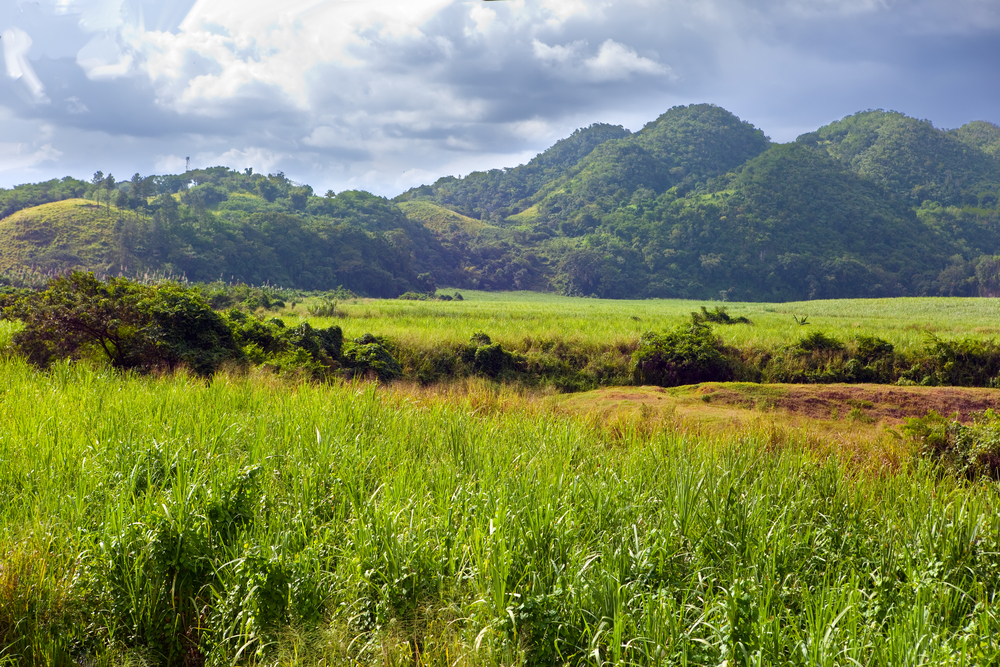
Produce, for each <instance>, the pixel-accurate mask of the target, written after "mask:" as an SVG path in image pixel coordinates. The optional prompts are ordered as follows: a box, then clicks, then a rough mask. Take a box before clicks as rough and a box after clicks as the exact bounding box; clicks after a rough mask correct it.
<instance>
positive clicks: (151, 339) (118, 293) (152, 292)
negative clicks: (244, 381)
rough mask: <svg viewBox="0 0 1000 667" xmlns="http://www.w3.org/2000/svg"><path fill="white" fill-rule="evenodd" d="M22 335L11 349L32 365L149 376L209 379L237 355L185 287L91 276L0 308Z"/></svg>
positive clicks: (221, 324) (56, 283) (76, 276)
mask: <svg viewBox="0 0 1000 667" xmlns="http://www.w3.org/2000/svg"><path fill="white" fill-rule="evenodd" d="M5 315H6V316H7V317H10V318H16V319H20V320H21V321H22V322H23V323H24V328H23V329H22V330H21V331H19V332H18V333H17V334H15V335H14V338H13V342H14V345H15V348H16V349H17V350H18V351H19V352H20V353H21V354H23V355H24V356H25V357H26V358H27V359H28V360H29V361H31V362H32V363H34V364H35V365H37V366H41V367H47V366H48V365H49V364H50V363H51V362H52V361H53V360H56V359H79V358H82V357H87V356H90V355H94V354H96V355H98V356H101V355H103V356H104V357H105V358H106V359H107V360H108V362H109V363H110V364H111V365H112V366H114V367H115V368H120V369H123V370H139V371H150V370H154V369H158V368H174V367H175V366H177V365H180V364H183V365H186V366H189V367H190V368H191V369H192V370H194V371H195V372H196V373H198V374H200V375H210V374H211V373H213V372H214V371H215V370H216V369H217V368H218V367H219V365H220V364H221V363H223V362H224V361H227V360H234V361H239V360H242V358H243V354H242V351H241V348H240V346H239V345H238V344H237V342H236V340H235V338H234V337H233V334H232V332H231V330H230V329H229V327H228V325H227V323H226V321H225V319H223V317H222V316H221V315H219V314H218V313H216V312H215V311H214V310H212V308H211V307H210V306H209V305H208V304H207V303H206V302H205V300H204V299H203V298H202V297H201V295H200V294H199V293H198V292H197V290H194V289H192V288H188V287H183V286H181V285H178V284H176V283H163V284H161V285H158V286H150V285H142V284H139V283H136V282H132V281H129V280H126V279H125V278H110V279H108V280H107V281H106V282H103V281H100V280H98V279H97V278H95V277H94V274H92V273H73V274H71V275H69V276H65V277H60V278H56V279H55V280H53V281H52V282H51V283H49V286H48V289H46V290H45V291H43V292H36V293H32V294H29V295H27V296H23V297H21V298H19V299H17V300H16V301H14V302H13V303H12V304H9V305H8V306H7V308H5Z"/></svg>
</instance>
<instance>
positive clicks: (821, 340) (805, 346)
mask: <svg viewBox="0 0 1000 667" xmlns="http://www.w3.org/2000/svg"><path fill="white" fill-rule="evenodd" d="M795 347H796V349H798V350H801V351H802V352H839V351H841V350H843V349H844V344H843V343H841V342H840V341H839V340H837V339H836V338H834V337H832V336H827V335H826V334H825V333H823V332H822V331H813V332H812V333H810V334H809V335H807V336H803V337H802V338H800V339H799V342H798V343H797V344H796V346H795Z"/></svg>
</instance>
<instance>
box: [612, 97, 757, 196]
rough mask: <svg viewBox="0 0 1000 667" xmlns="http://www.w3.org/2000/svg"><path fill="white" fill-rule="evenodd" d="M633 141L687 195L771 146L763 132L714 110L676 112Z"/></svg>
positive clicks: (696, 106) (699, 106)
mask: <svg viewBox="0 0 1000 667" xmlns="http://www.w3.org/2000/svg"><path fill="white" fill-rule="evenodd" d="M631 139H632V141H633V142H634V143H635V144H636V145H638V146H641V147H642V148H645V149H646V150H647V151H649V152H650V153H651V154H652V155H653V156H654V157H655V158H657V159H658V160H660V161H661V162H663V164H665V165H666V167H667V168H668V169H669V170H670V174H671V176H672V177H673V181H674V183H675V184H682V188H683V189H685V190H686V189H690V187H691V186H693V185H694V184H695V183H697V182H698V181H704V180H706V179H708V178H711V177H713V176H718V175H719V174H724V173H725V172H727V171H729V170H731V169H735V168H736V167H739V166H740V165H741V164H743V163H744V162H746V161H747V160H750V159H752V158H754V157H756V156H758V155H760V154H761V153H763V152H764V151H765V150H767V148H768V146H769V145H770V141H769V140H768V138H767V137H765V136H764V133H763V132H762V131H761V130H759V129H757V128H755V127H754V126H753V125H752V124H750V123H748V122H747V121H744V120H740V119H739V118H738V117H736V116H735V115H734V114H732V113H730V112H729V111H726V110H725V109H723V108H722V107H717V106H715V105H714V104H692V105H690V106H678V107H674V108H672V109H670V110H669V111H667V112H666V113H665V114H663V115H662V116H660V117H659V118H657V119H656V120H655V121H653V122H651V123H649V124H647V125H646V126H645V127H643V128H642V129H641V130H640V131H639V132H637V133H635V134H634V135H633V136H632V138H631Z"/></svg>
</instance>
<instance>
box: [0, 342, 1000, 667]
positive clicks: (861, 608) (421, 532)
mask: <svg viewBox="0 0 1000 667" xmlns="http://www.w3.org/2000/svg"><path fill="white" fill-rule="evenodd" d="M0 377H3V378H4V386H3V393H2V395H0V401H2V409H3V412H4V420H5V422H4V428H3V429H2V430H0V489H2V490H3V494H2V500H0V553H2V554H4V559H5V560H4V566H3V568H0V646H2V647H3V648H2V651H0V654H2V655H3V656H5V657H9V658H10V659H11V660H13V663H16V664H54V663H60V661H61V662H62V664H69V663H73V662H75V663H83V664H91V663H94V662H97V661H99V660H101V661H103V663H104V664H138V663H139V662H143V663H146V664H182V663H183V661H184V660H185V658H184V655H189V654H190V651H194V650H197V651H200V652H209V653H211V655H210V659H211V662H213V663H214V664H234V663H240V664H249V663H261V664H277V663H279V662H281V663H283V664H293V663H296V664H319V663H320V661H321V660H324V661H325V662H326V664H371V665H376V664H377V665H386V664H399V665H404V664H414V663H416V664H434V665H454V664H458V665H514V664H525V665H551V664H562V663H570V664H593V665H598V664H622V665H625V664H636V665H647V664H648V665H657V664H664V665H666V664H705V665H718V664H720V663H722V662H723V661H727V664H737V663H739V664H743V663H751V664H802V665H807V664H808V665H813V664H830V665H834V664H866V665H887V666H888V665H900V664H911V665H920V664H926V665H939V664H956V665H957V664H993V663H994V662H995V661H996V659H997V655H998V653H997V651H998V650H1000V646H998V638H1000V614H998V613H997V610H996V608H995V605H994V600H995V596H996V593H997V589H998V584H1000V581H998V578H1000V556H998V553H1000V513H998V512H997V503H996V500H997V494H996V486H995V485H994V484H993V483H984V484H980V485H974V486H965V485H962V484H959V483H957V482H953V481H949V479H947V478H943V477H940V476H938V475H937V474H936V473H935V471H933V470H930V469H927V468H925V467H924V466H923V465H921V464H917V463H914V464H912V465H909V466H902V467H899V468H897V469H895V470H888V471H885V473H884V474H871V472H870V471H869V469H868V468H866V467H856V466H854V465H853V464H852V462H851V461H852V460H853V459H854V454H851V455H849V456H845V457H841V456H840V455H839V453H838V451H837V449H836V448H835V447H834V448H830V449H826V450H824V449H821V448H817V447H816V446H814V444H812V443H809V442H806V441H805V440H803V439H802V438H801V437H800V436H798V435H796V434H795V433H794V432H784V433H777V434H776V432H775V431H774V429H773V428H768V427H766V425H761V426H759V427H756V426H750V427H745V428H740V429H738V430H734V431H732V432H729V433H725V434H717V435H703V436H698V435H693V434H680V433H677V432H675V431H673V430H671V429H670V428H669V424H668V423H665V422H664V423H662V427H657V428H651V427H650V425H649V424H648V423H647V421H648V420H646V419H645V416H644V415H642V414H639V415H637V416H636V417H635V418H634V419H624V420H620V421H617V422H611V421H608V420H604V421H602V422H588V421H587V420H579V419H572V418H568V417H558V416H553V415H551V414H548V413H546V412H545V411H542V410H536V409H532V408H531V407H530V406H528V405H527V404H526V402H525V401H524V400H523V398H522V397H521V396H519V395H518V394H517V393H516V392H512V390H509V389H503V388H501V389H496V388H494V387H493V386H492V385H489V384H487V383H483V382H480V381H469V383H468V384H467V386H465V387H464V388H463V389H461V390H459V389H458V388H455V387H452V388H442V389H441V390H440V391H441V392H442V393H439V394H438V395H436V396H435V395H432V394H430V393H429V392H431V391H433V390H431V389H420V390H417V389H413V390H412V391H402V390H400V391H396V390H392V391H386V390H385V389H381V388H378V387H377V386H374V385H350V384H347V385H338V386H330V385H318V384H309V383H305V384H288V383H285V382H283V381H280V380H278V379H277V378H275V377H274V376H273V375H270V374H267V373H263V372H261V373H254V374H250V375H243V376H240V375H233V376H226V375H220V376H217V377H216V378H215V379H214V380H212V381H211V382H205V381H201V380H197V379H193V378H191V377H187V376H184V375H178V376H173V377H165V378H161V379H156V378H148V377H147V378H139V377H132V376H127V377H121V376H118V375H116V374H113V373H110V372H107V371H103V370H91V369H88V368H86V367H84V366H82V365H76V364H60V365H57V366H55V367H54V368H53V369H52V370H51V371H50V372H47V373H40V372H38V371H35V370H32V369H30V368H29V367H28V366H26V365H25V364H24V363H22V362H20V361H18V360H7V361H0ZM449 392H450V393H449ZM178 637H180V638H178ZM185 642H187V643H185ZM190 642H194V643H193V644H192V643H190ZM179 651H180V653H179ZM183 651H189V653H183ZM182 653H183V654H182Z"/></svg>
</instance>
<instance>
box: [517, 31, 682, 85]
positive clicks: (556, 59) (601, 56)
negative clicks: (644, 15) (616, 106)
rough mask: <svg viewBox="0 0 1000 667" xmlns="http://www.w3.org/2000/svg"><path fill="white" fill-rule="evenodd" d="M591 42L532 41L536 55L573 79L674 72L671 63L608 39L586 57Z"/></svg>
mask: <svg viewBox="0 0 1000 667" xmlns="http://www.w3.org/2000/svg"><path fill="white" fill-rule="evenodd" d="M586 48H587V42H586V41H585V40H578V41H575V42H572V43H570V44H566V45H559V44H556V45H554V46H549V45H548V44H545V43H544V42H542V41H540V40H537V39H536V40H534V41H533V42H532V49H533V52H534V54H535V57H536V58H537V59H538V60H540V61H542V62H543V63H545V65H547V66H548V67H549V68H550V69H551V70H552V71H553V72H554V73H555V74H556V75H557V76H560V77H562V78H565V79H567V80H569V81H589V82H592V83H605V82H609V81H624V80H627V79H630V78H631V77H632V75H634V74H638V75H649V76H660V75H664V74H666V75H670V74H671V70H670V67H668V66H666V65H663V64H661V63H658V62H656V61H655V60H652V59H651V58H645V57H643V56H640V55H639V54H637V53H636V52H635V49H633V48H630V47H628V46H625V45H624V44H620V43H618V42H616V41H615V40H613V39H606V40H604V43H603V44H601V46H600V48H599V49H598V50H597V53H596V54H594V55H593V56H591V57H589V58H588V57H586V56H585V52H586Z"/></svg>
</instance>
